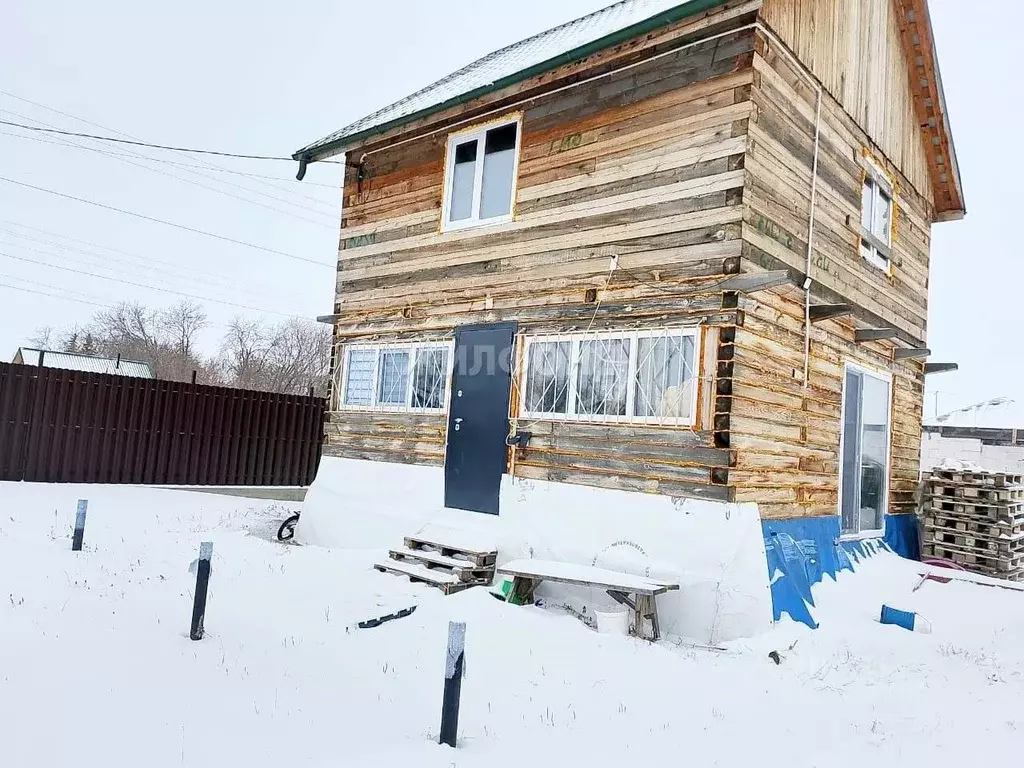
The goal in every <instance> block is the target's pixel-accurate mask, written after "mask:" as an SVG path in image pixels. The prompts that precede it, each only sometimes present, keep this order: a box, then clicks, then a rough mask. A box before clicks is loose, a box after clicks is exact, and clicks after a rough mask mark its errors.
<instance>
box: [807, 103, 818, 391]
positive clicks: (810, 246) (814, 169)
mask: <svg viewBox="0 0 1024 768" xmlns="http://www.w3.org/2000/svg"><path fill="white" fill-rule="evenodd" d="M817 102H818V105H817V107H816V108H815V115H814V162H813V163H812V165H811V212H810V214H809V216H808V219H807V266H806V268H805V269H804V275H806V277H805V278H804V389H807V387H808V386H809V385H810V382H811V254H812V253H814V208H815V203H817V200H818V147H819V146H820V139H821V89H820V88H819V89H818V98H817Z"/></svg>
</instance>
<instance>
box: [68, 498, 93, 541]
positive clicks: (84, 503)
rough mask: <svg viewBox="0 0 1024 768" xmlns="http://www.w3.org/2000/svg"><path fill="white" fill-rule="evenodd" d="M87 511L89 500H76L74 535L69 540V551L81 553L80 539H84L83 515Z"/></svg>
mask: <svg viewBox="0 0 1024 768" xmlns="http://www.w3.org/2000/svg"><path fill="white" fill-rule="evenodd" d="M88 511H89V500H88V499H79V500H78V511H77V512H75V535H74V537H73V538H72V539H71V551H72V552H81V551H82V539H83V538H84V537H85V513H86V512H88Z"/></svg>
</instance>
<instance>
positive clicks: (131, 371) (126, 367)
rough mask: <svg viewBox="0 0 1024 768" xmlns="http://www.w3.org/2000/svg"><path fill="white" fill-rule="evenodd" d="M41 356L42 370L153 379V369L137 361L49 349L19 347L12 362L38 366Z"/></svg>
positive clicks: (147, 364)
mask: <svg viewBox="0 0 1024 768" xmlns="http://www.w3.org/2000/svg"><path fill="white" fill-rule="evenodd" d="M40 356H42V359H43V362H42V365H43V368H60V369H62V370H65V371H85V372H87V373H109V374H113V375H115V376H133V377H135V378H138V379H155V378H156V376H155V375H154V374H153V367H152V366H151V365H150V364H149V363H144V362H141V361H139V360H124V359H122V360H120V361H118V359H117V358H113V357H96V356H95V355H83V354H81V353H79V352H56V351H53V350H49V349H33V348H31V347H21V348H20V349H19V350H18V351H17V353H16V354H15V355H14V362H16V363H21V364H22V365H39V358H40Z"/></svg>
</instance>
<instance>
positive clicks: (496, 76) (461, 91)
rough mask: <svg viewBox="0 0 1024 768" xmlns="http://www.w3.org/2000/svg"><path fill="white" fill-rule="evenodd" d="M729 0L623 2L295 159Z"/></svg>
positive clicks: (498, 56)
mask: <svg viewBox="0 0 1024 768" xmlns="http://www.w3.org/2000/svg"><path fill="white" fill-rule="evenodd" d="M725 2H726V0H622V1H621V2H618V3H615V5H610V6H608V7H607V8H602V9H601V10H599V11H596V12H594V13H591V14H589V15H587V16H583V17H582V18H579V19H576V20H575V21H570V22H568V23H566V24H562V25H561V26H558V27H555V28H554V29H549V30H548V31H546V32H541V33H540V34H539V35H534V36H533V37H529V38H527V39H526V40H522V41H520V42H518V43H515V44H513V45H509V46H506V47H505V48H502V49H501V50H498V51H495V52H494V53H489V54H487V55H486V56H484V57H483V58H482V59H478V60H477V61H474V62H473V63H472V64H470V65H468V66H465V67H463V68H462V69H460V70H458V71H457V72H453V73H452V74H450V75H448V76H447V77H443V78H441V79H440V80H438V81H437V82H436V83H433V84H432V85H428V86H427V87H426V88H423V89H421V90H419V91H416V93H413V94H411V95H409V96H406V97H405V98H404V99H401V100H399V101H396V102H395V103H394V104H391V105H390V106H387V107H384V108H383V109H379V110H377V111H376V112H374V113H373V114H370V115H367V116H366V117H364V118H362V119H360V120H356V121H355V122H354V123H352V124H350V125H347V126H345V127H344V128H342V129H341V130H340V131H335V132H334V133H332V134H330V135H329V136H325V137H324V138H322V139H320V141H316V142H313V143H312V144H310V145H308V146H306V147H303V148H302V149H300V150H299V151H298V152H296V153H295V155H294V158H295V159H296V160H300V159H306V160H308V161H314V160H318V159H321V158H323V157H326V156H327V155H329V154H333V153H336V152H340V151H341V150H343V149H344V147H345V146H346V145H349V144H352V143H353V142H355V141H356V140H358V139H360V138H362V137H364V136H367V135H371V134H374V133H382V132H383V131H385V130H387V129H388V128H390V127H392V126H393V125H396V124H398V123H402V122H407V121H409V120H411V119H413V118H415V117H420V116H422V115H424V114H430V113H432V112H437V111H440V110H442V109H446V108H447V107H449V106H454V105H455V104H457V103H460V102H463V101H469V100H470V99H474V98H477V97H479V96H482V95H484V94H485V93H489V92H490V91H495V90H498V89H500V88H504V87H505V86H507V85H511V84H512V83H514V82H518V81H519V80H525V79H526V78H528V77H531V76H533V75H535V74H540V73H541V72H546V71H548V70H550V69H554V68H555V67H558V66H561V65H562V64H565V63H568V62H571V61H576V60H578V59H581V58H584V57H585V56H587V55H589V54H590V53H591V52H593V51H597V50H601V49H603V48H607V47H609V46H611V45H614V44H615V43H616V42H617V38H619V37H621V38H622V39H629V38H631V37H635V36H637V35H640V34H643V33H644V32H646V31H649V30H651V29H657V28H659V27H662V26H665V25H666V24H671V23H672V22H674V21H677V20H678V19H682V18H685V17H686V16H690V15H693V14H695V13H699V12H701V11H703V10H707V9H708V8H712V7H714V6H716V5H723V4H724V3H725Z"/></svg>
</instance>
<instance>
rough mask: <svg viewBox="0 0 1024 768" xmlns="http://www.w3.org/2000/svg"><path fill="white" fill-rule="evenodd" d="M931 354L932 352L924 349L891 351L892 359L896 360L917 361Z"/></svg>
mask: <svg viewBox="0 0 1024 768" xmlns="http://www.w3.org/2000/svg"><path fill="white" fill-rule="evenodd" d="M931 353H932V351H931V350H930V349H927V348H925V347H917V348H912V349H897V350H894V351H893V357H894V358H895V359H897V360H918V359H920V358H922V357H928V355H930V354H931Z"/></svg>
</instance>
